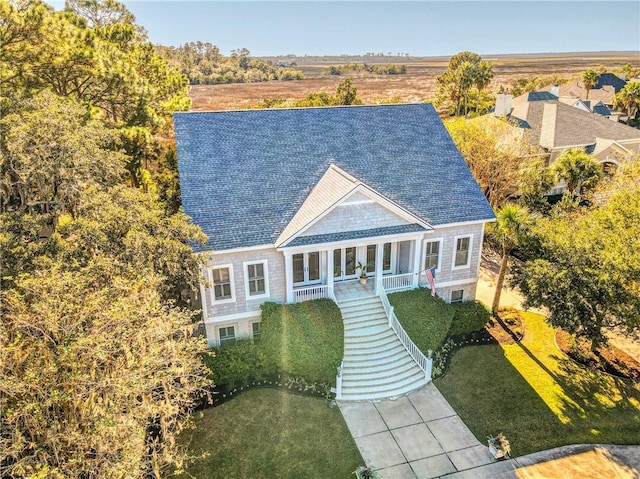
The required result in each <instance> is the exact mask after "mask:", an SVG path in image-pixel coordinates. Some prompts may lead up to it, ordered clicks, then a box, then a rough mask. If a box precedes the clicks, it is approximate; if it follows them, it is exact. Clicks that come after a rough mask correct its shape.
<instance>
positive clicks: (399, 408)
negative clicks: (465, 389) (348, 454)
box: [339, 384, 493, 479]
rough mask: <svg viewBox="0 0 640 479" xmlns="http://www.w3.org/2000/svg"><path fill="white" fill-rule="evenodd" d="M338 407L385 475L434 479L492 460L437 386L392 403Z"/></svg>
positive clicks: (369, 457) (366, 456) (374, 465)
mask: <svg viewBox="0 0 640 479" xmlns="http://www.w3.org/2000/svg"><path fill="white" fill-rule="evenodd" d="M339 407H340V410H341V411H342V415H343V417H344V419H345V421H346V423H347V426H348V427H349V431H350V432H351V435H352V436H353V438H354V440H355V442H356V445H357V446H358V449H359V450H360V454H362V457H363V459H364V461H365V463H366V464H367V466H369V467H371V468H372V469H374V470H376V472H377V474H378V477H379V478H380V479H389V478H406V479H431V478H435V477H440V476H443V475H446V474H451V473H456V472H458V471H463V470H466V469H470V468H477V467H479V466H482V465H486V464H491V463H492V462H493V461H492V459H491V455H490V454H489V449H488V448H487V447H486V446H483V445H482V444H480V443H479V442H478V440H477V439H476V438H475V437H474V436H473V434H471V431H469V429H468V428H467V426H466V425H465V424H464V423H463V422H462V420H461V419H460V418H459V417H458V415H457V414H456V412H455V411H454V410H453V409H452V408H451V406H450V405H449V403H448V402H447V400H446V399H445V398H444V397H443V396H442V394H440V392H439V391H438V390H437V389H436V387H435V386H434V385H433V384H428V385H427V386H425V387H423V388H421V389H419V390H417V391H415V392H412V393H410V394H408V395H407V396H404V397H401V398H399V399H396V400H393V401H380V402H351V403H346V402H339Z"/></svg>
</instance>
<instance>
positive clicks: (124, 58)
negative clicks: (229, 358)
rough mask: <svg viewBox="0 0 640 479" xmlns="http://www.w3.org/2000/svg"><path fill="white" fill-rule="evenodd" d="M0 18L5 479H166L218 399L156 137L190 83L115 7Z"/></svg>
mask: <svg viewBox="0 0 640 479" xmlns="http://www.w3.org/2000/svg"><path fill="white" fill-rule="evenodd" d="M0 10H1V11H2V15H3V19H2V21H0V57H1V58H0V60H1V61H2V66H3V67H2V69H1V70H0V82H1V85H0V86H1V87H2V88H1V90H0V95H2V96H1V97H0V102H1V107H2V109H3V117H2V119H1V120H0V263H1V264H2V277H1V278H0V282H1V286H2V288H1V292H0V295H1V302H0V430H2V435H1V437H0V444H1V446H0V447H1V449H2V455H1V457H0V475H1V476H2V477H9V478H12V477H39V478H44V477H50V478H63V477H64V478H79V479H80V478H82V479H87V478H103V477H113V478H119V477H121V478H125V477H126V478H135V477H137V478H143V477H145V478H146V477H161V476H163V475H164V474H165V473H166V471H167V470H168V469H169V468H175V467H178V468H179V467H180V466H181V464H182V462H183V460H184V457H185V454H184V451H182V449H181V448H180V447H178V445H177V444H176V441H175V439H176V435H177V434H178V433H179V432H180V431H181V430H182V429H184V428H185V427H188V426H189V424H190V422H189V418H190V417H189V412H190V411H191V410H192V408H193V407H194V405H195V403H196V401H198V400H199V398H200V397H202V395H203V394H204V393H205V392H206V391H205V388H206V387H208V385H209V383H210V381H209V380H208V379H207V371H206V370H205V369H204V367H203V364H202V360H201V357H200V355H199V354H198V353H201V352H204V351H206V343H205V342H204V340H203V339H202V338H197V337H195V336H193V331H194V319H195V316H194V312H192V311H187V310H185V309H183V306H178V304H182V305H185V304H186V301H185V300H184V299H185V295H183V294H182V293H183V291H184V290H185V289H187V288H193V287H194V286H195V285H196V284H197V282H198V279H199V274H200V273H199V261H201V258H199V257H197V256H195V255H193V249H192V246H191V244H192V243H196V242H201V243H202V242H204V241H206V237H205V235H204V234H203V233H202V231H201V230H200V229H199V228H198V227H196V226H195V225H193V224H192V223H191V221H190V220H189V218H187V217H186V216H185V215H184V214H182V213H181V212H180V211H179V208H178V207H177V206H176V199H175V194H176V189H175V188H176V186H175V173H174V170H175V161H174V160H175V155H174V154H172V153H173V150H172V148H171V147H170V145H168V144H167V140H166V138H163V135H164V136H166V135H167V134H169V133H170V126H171V114H172V112H173V111H176V110H183V109H186V108H187V107H188V105H189V99H188V98H187V96H186V93H187V88H188V85H187V80H186V78H185V77H184V76H183V75H181V74H180V73H179V72H178V71H177V70H175V69H174V68H171V67H170V66H169V65H168V63H167V62H166V61H165V60H164V59H163V58H162V57H161V56H159V55H158V54H156V53H155V50H154V48H153V46H152V45H151V44H149V43H148V42H147V41H146V37H145V34H144V30H143V29H142V28H141V27H139V26H137V25H135V23H134V21H135V19H134V17H133V15H131V14H130V12H128V10H127V9H126V7H124V6H123V5H121V4H119V3H117V2H115V1H114V0H73V1H69V2H67V6H66V10H65V11H63V12H56V11H54V10H52V9H51V8H50V7H48V6H47V5H46V4H44V3H42V2H40V1H38V0H24V1H7V0H0ZM163 161H164V163H163ZM165 163H166V165H168V166H170V167H171V168H167V170H168V171H166V170H165V171H162V168H163V164H165ZM155 175H157V178H159V179H158V180H157V181H156V180H155V179H154V176H155ZM156 183H157V184H156ZM160 198H164V199H165V200H166V202H165V203H163V202H162V201H161V200H160Z"/></svg>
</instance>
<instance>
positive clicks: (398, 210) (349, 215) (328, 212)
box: [275, 164, 433, 247]
mask: <svg viewBox="0 0 640 479" xmlns="http://www.w3.org/2000/svg"><path fill="white" fill-rule="evenodd" d="M336 198H337V200H335V201H334V199H336ZM406 224H417V225H419V226H421V227H422V228H423V229H424V230H431V229H433V228H431V227H430V226H429V225H428V224H427V223H426V222H425V221H423V220H422V219H421V218H419V217H417V216H415V215H413V214H412V213H410V212H408V211H406V210H404V209H403V208H402V207H400V206H398V205H397V204H395V203H394V202H393V201H391V200H389V199H388V198H385V197H384V196H383V195H381V194H380V193H378V192H376V191H374V190H373V189H372V188H370V187H369V186H367V185H365V184H364V183H362V182H360V181H358V180H357V179H356V178H354V177H352V176H351V175H349V174H347V173H345V172H344V171H343V170H341V169H340V168H339V167H337V166H335V165H333V164H331V165H330V166H329V169H328V170H327V172H326V173H325V174H324V175H323V177H322V178H321V179H320V181H319V182H318V184H317V185H316V186H315V187H314V188H313V190H312V191H311V193H310V194H309V196H308V197H307V199H306V200H305V202H304V203H303V204H302V206H301V207H300V209H299V210H298V212H297V213H296V214H295V216H294V217H293V219H292V220H291V222H290V223H289V224H288V225H287V227H286V228H285V229H284V231H283V232H282V234H281V235H280V237H279V238H278V239H277V240H276V242H275V246H276V247H282V246H286V245H287V244H288V243H290V242H291V241H293V240H294V239H295V238H297V237H299V236H316V235H324V234H330V233H337V232H346V231H356V230H360V229H367V230H369V229H376V228H383V227H388V226H399V225H406Z"/></svg>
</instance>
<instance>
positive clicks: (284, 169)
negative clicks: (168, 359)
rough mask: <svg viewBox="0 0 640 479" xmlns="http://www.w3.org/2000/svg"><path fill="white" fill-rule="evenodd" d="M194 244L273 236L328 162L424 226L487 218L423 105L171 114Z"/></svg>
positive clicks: (240, 243)
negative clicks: (196, 233)
mask: <svg viewBox="0 0 640 479" xmlns="http://www.w3.org/2000/svg"><path fill="white" fill-rule="evenodd" d="M174 122H175V130H176V143H177V150H178V158H179V162H178V165H179V173H180V183H181V191H182V203H183V207H184V211H185V213H186V214H188V215H189V216H191V217H192V218H193V220H194V222H195V223H196V224H198V225H199V226H200V227H201V228H202V229H203V230H204V232H205V233H206V234H207V236H208V237H209V242H208V244H207V245H205V246H204V247H200V246H196V249H197V250H200V251H202V250H211V249H213V250H225V249H231V248H239V247H248V246H255V245H263V244H273V243H274V241H275V240H276V239H277V237H278V235H279V234H280V232H281V231H282V230H283V229H284V227H285V226H286V225H287V223H288V222H289V221H290V220H291V218H292V217H293V215H294V214H295V213H296V211H297V210H298V209H299V208H300V206H301V205H302V203H303V202H304V200H305V198H306V197H307V196H308V194H309V192H310V191H311V189H312V188H313V187H314V186H315V184H316V183H317V182H318V180H319V179H320V177H321V176H322V175H323V174H324V172H325V171H326V170H327V168H328V166H329V164H330V163H331V162H333V163H335V164H336V165H337V166H339V167H340V168H342V169H343V170H345V171H346V172H347V173H349V174H351V175H353V176H354V177H356V178H357V179H359V180H360V181H362V182H363V183H365V184H367V185H369V186H370V187H372V188H373V189H375V190H376V191H378V192H379V193H381V194H382V195H384V196H385V197H387V198H389V199H390V200H391V201H394V202H396V203H397V204H399V205H400V206H402V207H404V208H405V209H407V210H408V211H410V212H412V213H413V214H415V215H416V216H418V217H419V218H421V219H423V220H424V221H426V222H428V223H430V224H432V225H442V224H447V223H457V222H466V221H483V220H491V219H493V218H494V215H493V211H492V210H491V208H490V206H489V204H488V203H487V201H486V200H485V198H484V196H483V195H482V192H481V191H480V189H479V188H478V186H477V183H476V182H475V180H474V178H473V177H472V175H471V173H470V171H469V169H468V168H467V165H466V164H465V162H464V160H463V159H462V157H461V156H460V153H459V152H458V150H457V149H456V147H455V145H454V144H453V141H452V140H451V137H450V136H449V134H448V133H447V131H446V129H445V128H444V126H443V124H442V122H441V120H440V118H439V117H438V115H437V113H436V111H435V109H434V108H433V106H432V105H430V104H416V105H383V106H359V107H334V108H303V109H284V110H248V111H231V112H208V113H206V112H190V113H176V114H175V115H174Z"/></svg>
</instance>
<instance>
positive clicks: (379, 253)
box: [373, 243, 384, 294]
mask: <svg viewBox="0 0 640 479" xmlns="http://www.w3.org/2000/svg"><path fill="white" fill-rule="evenodd" d="M383 255H384V243H378V244H376V282H375V284H374V285H373V288H374V291H375V293H376V294H378V293H379V291H378V283H379V282H380V281H381V280H382V257H383Z"/></svg>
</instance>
